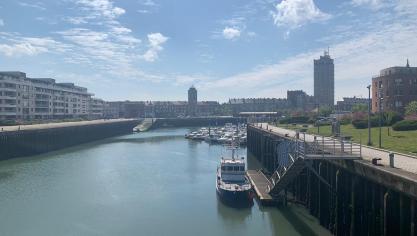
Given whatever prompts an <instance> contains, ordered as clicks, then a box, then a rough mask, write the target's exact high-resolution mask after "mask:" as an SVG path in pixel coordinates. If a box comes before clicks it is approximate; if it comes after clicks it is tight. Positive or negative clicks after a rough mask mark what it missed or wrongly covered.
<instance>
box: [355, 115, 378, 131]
mask: <svg viewBox="0 0 417 236" xmlns="http://www.w3.org/2000/svg"><path fill="white" fill-rule="evenodd" d="M352 125H353V127H355V128H356V129H366V128H368V119H366V120H352ZM378 125H379V118H378V117H376V116H374V117H371V127H377V126H378ZM383 125H384V124H383Z"/></svg>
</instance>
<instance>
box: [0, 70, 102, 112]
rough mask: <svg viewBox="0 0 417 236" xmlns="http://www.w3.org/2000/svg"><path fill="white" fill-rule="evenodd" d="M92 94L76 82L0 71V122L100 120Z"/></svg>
mask: <svg viewBox="0 0 417 236" xmlns="http://www.w3.org/2000/svg"><path fill="white" fill-rule="evenodd" d="M92 95H93V94H91V93H88V91H87V88H83V87H79V86H76V85H74V84H73V83H56V82H55V80H54V79H49V78H35V79H34V78H27V77H26V74H25V73H23V72H0V120H29V119H65V118H78V117H80V118H90V117H94V118H101V116H102V109H101V115H100V114H99V110H100V109H98V108H97V104H96V103H97V102H96V101H95V100H98V99H92V98H91V97H92ZM101 101H102V100H101ZM91 104H94V107H95V108H94V109H93V110H92V109H91V108H90V107H91V106H92V105H91ZM93 114H94V115H93Z"/></svg>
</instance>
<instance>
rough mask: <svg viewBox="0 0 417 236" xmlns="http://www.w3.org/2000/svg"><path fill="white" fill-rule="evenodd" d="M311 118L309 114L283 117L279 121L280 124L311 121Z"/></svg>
mask: <svg viewBox="0 0 417 236" xmlns="http://www.w3.org/2000/svg"><path fill="white" fill-rule="evenodd" d="M309 119H310V118H309V117H308V116H294V117H288V118H284V119H281V120H280V121H279V123H280V124H291V123H309Z"/></svg>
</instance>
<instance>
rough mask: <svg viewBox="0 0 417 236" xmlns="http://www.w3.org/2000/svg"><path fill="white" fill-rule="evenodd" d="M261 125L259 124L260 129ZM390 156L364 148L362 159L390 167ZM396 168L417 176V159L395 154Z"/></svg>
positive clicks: (276, 129) (282, 132)
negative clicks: (377, 159) (374, 159)
mask: <svg viewBox="0 0 417 236" xmlns="http://www.w3.org/2000/svg"><path fill="white" fill-rule="evenodd" d="M261 124H262V128H264V129H266V127H268V129H269V130H271V131H272V132H275V133H277V134H279V135H285V134H288V135H289V136H290V137H295V133H296V132H295V131H294V130H288V129H284V128H280V127H276V126H273V125H268V124H267V123H261ZM261 124H258V127H259V125H261ZM301 137H302V134H300V138H301ZM313 140H314V135H311V134H306V141H308V142H312V141H313ZM358 145H359V144H358ZM388 155H389V152H387V151H381V150H376V149H373V148H369V147H366V146H362V158H363V159H364V160H368V161H371V160H372V158H381V159H382V160H380V161H378V163H379V164H382V165H384V166H389V156H388ZM394 166H395V167H396V168H398V169H401V170H404V171H407V172H411V173H413V174H417V159H416V158H412V157H410V156H407V155H401V154H395V159H394Z"/></svg>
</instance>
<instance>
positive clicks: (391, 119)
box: [383, 111, 404, 126]
mask: <svg viewBox="0 0 417 236" xmlns="http://www.w3.org/2000/svg"><path fill="white" fill-rule="evenodd" d="M383 119H384V124H385V125H389V126H391V125H393V124H395V123H397V122H398V121H402V120H403V119H404V118H403V117H402V116H401V115H400V114H399V113H397V112H393V111H389V112H384V113H383Z"/></svg>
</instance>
